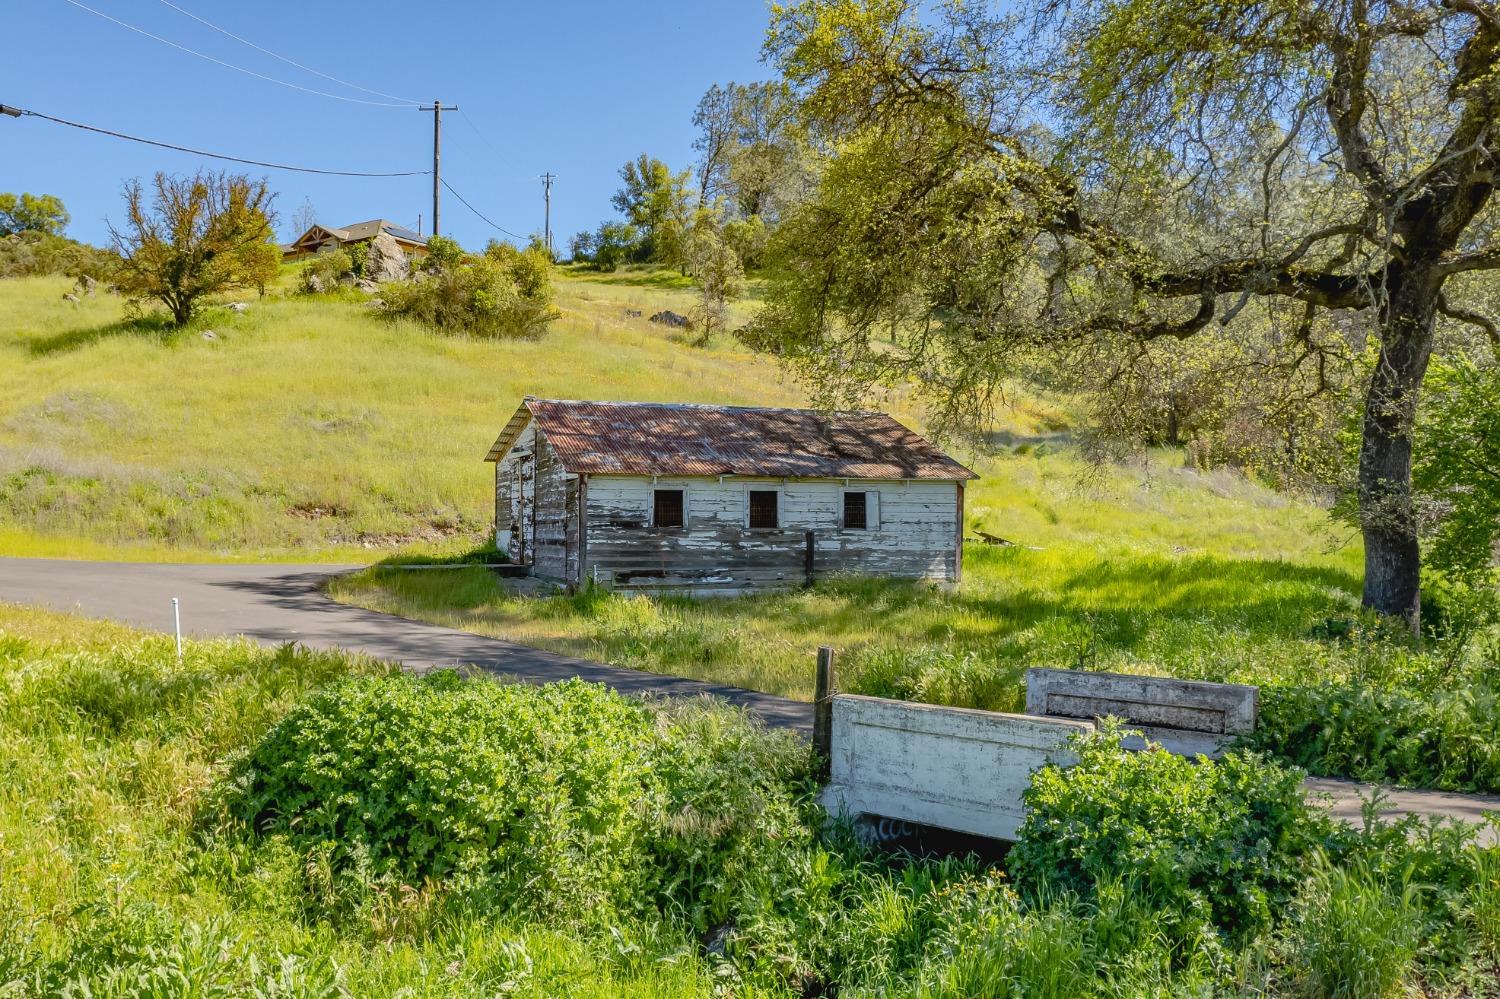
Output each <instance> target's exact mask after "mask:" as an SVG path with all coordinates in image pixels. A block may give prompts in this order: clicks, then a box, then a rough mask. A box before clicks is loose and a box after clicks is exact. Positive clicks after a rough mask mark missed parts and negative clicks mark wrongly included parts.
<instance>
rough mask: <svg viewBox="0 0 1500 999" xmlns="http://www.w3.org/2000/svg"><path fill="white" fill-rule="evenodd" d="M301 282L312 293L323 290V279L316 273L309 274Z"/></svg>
mask: <svg viewBox="0 0 1500 999" xmlns="http://www.w3.org/2000/svg"><path fill="white" fill-rule="evenodd" d="M303 284H304V286H305V287H306V288H307V290H308V291H310V292H312V293H313V294H314V295H316V294H318V293H320V292H321V291H322V290H323V279H322V278H320V277H318V276H317V275H316V274H309V275H308V276H307V279H306V280H305V281H304V282H303Z"/></svg>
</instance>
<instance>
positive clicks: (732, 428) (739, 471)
mask: <svg viewBox="0 0 1500 999" xmlns="http://www.w3.org/2000/svg"><path fill="white" fill-rule="evenodd" d="M533 420H534V421H535V422H536V424H537V427H538V428H539V429H540V430H541V432H542V433H543V434H544V435H545V436H546V438H547V443H548V444H550V445H551V446H552V449H553V450H554V451H555V452H556V453H557V456H558V459H559V460H560V461H561V462H562V465H563V467H564V468H566V469H567V470H568V471H569V472H575V473H584V474H589V475H607V474H616V475H765V476H773V477H786V478H828V479H945V480H950V481H960V482H961V481H965V480H968V479H974V478H977V477H978V476H976V475H975V474H974V473H973V472H971V471H969V469H967V468H965V467H964V466H963V465H960V464H959V463H958V462H957V461H954V460H953V459H952V458H950V457H948V455H946V454H944V453H943V452H942V451H941V450H940V449H938V447H937V446H935V445H934V444H932V443H931V442H929V441H928V440H926V439H925V438H923V437H921V436H920V435H918V434H916V433H914V432H913V431H911V430H909V429H907V428H906V427H904V426H902V425H901V424H900V423H898V422H897V421H896V420H894V419H892V418H891V417H890V416H887V415H886V414H884V413H870V412H824V411H821V410H815V409H771V408H765V407H756V406H699V405H690V404H687V403H655V402H577V401H572V400H566V399H536V398H533V397H531V396H527V397H526V400H525V401H524V402H522V403H521V406H520V408H519V409H517V410H516V412H515V415H514V416H512V417H511V420H510V422H509V423H508V424H506V427H505V429H504V430H503V431H501V433H500V437H499V439H497V440H496V441H495V444H494V447H492V448H490V452H489V454H487V455H486V456H485V460H486V461H498V460H500V458H502V457H504V455H505V454H506V453H507V452H508V451H510V449H511V447H512V446H514V444H515V442H516V440H517V438H519V437H520V435H521V432H522V431H523V430H525V429H526V426H527V425H528V424H529V423H531V422H532V421H533Z"/></svg>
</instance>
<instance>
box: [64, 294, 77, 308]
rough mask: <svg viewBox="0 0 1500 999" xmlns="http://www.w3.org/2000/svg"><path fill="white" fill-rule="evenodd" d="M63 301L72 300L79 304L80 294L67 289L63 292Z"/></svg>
mask: <svg viewBox="0 0 1500 999" xmlns="http://www.w3.org/2000/svg"><path fill="white" fill-rule="evenodd" d="M63 301H64V302H72V303H73V304H74V305H77V304H78V296H77V295H75V294H73V293H72V292H71V291H65V292H63Z"/></svg>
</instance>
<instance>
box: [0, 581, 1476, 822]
mask: <svg viewBox="0 0 1500 999" xmlns="http://www.w3.org/2000/svg"><path fill="white" fill-rule="evenodd" d="M355 568H358V566H329V565H319V566H308V565H170V564H152V563H131V562H75V561H67V560H62V559H17V558H0V601H8V602H11V603H26V604H40V605H43V606H47V607H52V608H55V609H57V610H63V611H79V612H81V613H83V614H86V615H89V616H91V617H104V618H112V619H114V620H117V621H125V622H127V623H129V624H134V625H139V626H141V627H143V628H151V629H155V630H158V631H171V630H172V598H173V597H177V598H179V599H180V600H181V602H182V624H183V630H184V631H185V632H187V633H188V634H190V635H196V636H204V637H207V636H214V635H245V636H247V637H249V638H253V639H255V640H256V641H260V642H266V643H268V644H280V643H282V642H301V643H302V644H304V645H308V646H312V647H314V648H323V649H350V650H353V651H358V652H365V653H368V654H369V655H372V656H375V657H376V658H379V659H385V660H389V661H391V662H399V663H402V664H403V665H405V666H407V667H408V668H411V669H415V670H429V669H436V668H441V667H444V666H455V665H459V664H473V665H476V666H479V667H482V668H483V669H485V670H488V671H490V672H492V673H495V674H497V675H500V676H506V677H511V678H515V679H520V680H526V681H530V682H534V683H545V682H548V681H551V680H562V679H566V678H567V677H571V676H580V677H583V678H584V679H585V680H592V681H595V682H598V683H605V684H608V685H609V686H611V687H614V688H615V689H616V690H619V691H621V692H622V693H625V694H632V695H646V694H659V695H660V694H666V695H674V696H691V695H694V694H712V695H715V696H717V697H722V698H724V699H725V700H727V701H729V702H731V703H733V704H738V705H740V706H742V707H745V708H748V709H750V710H751V711H753V712H755V713H756V714H757V715H759V716H760V717H761V718H763V719H765V721H766V722H767V723H768V724H770V725H773V726H777V727H784V728H793V729H797V730H800V731H803V732H808V731H811V729H812V706H811V705H809V704H805V703H803V702H801V701H791V700H787V699H786V698H783V697H775V696H772V695H771V694H762V693H759V692H757V691H753V690H745V689H743V688H740V687H729V686H725V685H722V684H712V683H700V682H698V681H696V680H685V679H682V678H680V677H674V676H663V675H661V674H657V673H642V672H638V671H636V670H627V669H618V668H616V667H613V666H605V665H603V664H601V663H596V662H591V661H589V660H587V659H575V658H572V657H571V656H562V655H557V654H555V653H551V652H543V651H540V650H538V649H533V648H531V647H530V646H526V645H517V644H515V643H514V642H505V641H501V640H499V639H495V638H485V637H482V636H480V635H472V634H470V633H468V632H466V631H455V630H454V629H452V628H442V627H439V626H437V625H432V624H423V623H421V622H418V621H409V620H406V619H405V618H399V617H392V616H391V615H389V614H379V613H376V612H375V611H367V610H360V609H358V608H356V607H348V606H346V605H344V604H340V603H337V602H336V601H333V600H330V599H329V598H328V597H326V596H324V595H323V592H322V584H323V583H324V582H325V581H327V580H328V578H329V577H331V576H334V575H337V574H339V573H342V572H348V571H349V570H351V569H355ZM809 668H811V663H809ZM1307 787H1308V791H1309V793H1310V795H1311V796H1312V797H1314V798H1321V799H1322V800H1323V801H1324V802H1325V804H1327V805H1328V806H1329V808H1330V809H1331V811H1332V812H1333V814H1335V815H1337V816H1339V817H1340V818H1342V819H1344V820H1345V821H1347V822H1350V823H1352V824H1356V825H1357V824H1359V822H1360V802H1361V797H1362V796H1363V795H1367V794H1368V793H1369V792H1370V791H1371V790H1372V789H1373V788H1372V786H1371V785H1360V784H1356V783H1354V782H1352V781H1340V780H1327V779H1322V778H1311V779H1309V780H1308V781H1307ZM1386 794H1387V797H1388V804H1389V805H1390V808H1391V810H1390V811H1389V812H1387V813H1386V816H1387V817H1388V818H1394V817H1399V816H1401V815H1405V814H1410V813H1414V814H1419V815H1435V816H1444V817H1449V818H1460V819H1465V820H1468V821H1479V819H1480V818H1481V816H1482V815H1483V813H1484V812H1485V811H1488V810H1500V797H1481V796H1476V795H1459V794H1445V793H1443V792H1438V791H1404V790H1397V789H1386ZM1484 839H1485V840H1486V841H1488V842H1495V841H1496V837H1495V835H1494V831H1493V830H1492V829H1491V830H1487V831H1486V833H1485V835H1484Z"/></svg>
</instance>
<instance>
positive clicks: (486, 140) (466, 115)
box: [162, 0, 504, 160]
mask: <svg viewBox="0 0 1500 999" xmlns="http://www.w3.org/2000/svg"><path fill="white" fill-rule="evenodd" d="M162 2H163V3H165V2H166V0H162ZM458 113H459V115H460V116H461V117H462V118H463V120H464V121H466V122H468V123H469V127H470V128H472V129H473V130H474V134H475V135H477V136H479V139H480V141H481V142H483V143H484V144H485V145H486V146H489V147H490V152H492V153H494V154H495V155H496V156H500V157H501V159H502V160H503V159H504V157H503V156H501V153H500V150H499V149H498V148H497V147H496V146H495V144H494V143H493V142H491V141H490V140H489V137H488V136H487V135H485V134H484V133H483V132H481V131H480V130H479V125H478V124H476V123H475V121H474V119H473V118H470V117H469V112H467V111H463V110H460V111H459V112H458Z"/></svg>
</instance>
